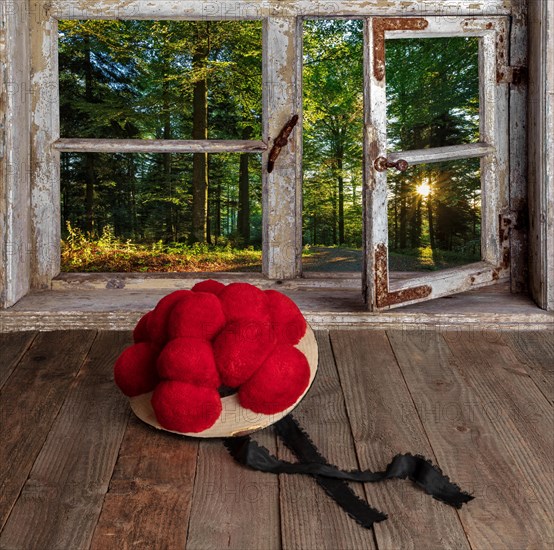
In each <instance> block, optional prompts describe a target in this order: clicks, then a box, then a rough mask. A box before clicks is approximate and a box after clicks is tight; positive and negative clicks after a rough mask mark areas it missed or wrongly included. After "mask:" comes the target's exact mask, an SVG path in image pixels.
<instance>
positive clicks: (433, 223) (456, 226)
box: [388, 159, 481, 271]
mask: <svg viewBox="0 0 554 550" xmlns="http://www.w3.org/2000/svg"><path fill="white" fill-rule="evenodd" d="M388 186H389V199H388V215H389V251H390V254H389V263H390V266H389V269H390V270H391V271H427V270H431V271H434V270H439V269H445V268H449V267H454V266H458V265H464V264H469V263H472V262H476V261H480V260H481V175H480V161H479V159H466V160H458V161H453V162H442V163H437V164H421V165H417V166H412V167H411V168H410V169H409V170H408V171H407V172H405V173H389V175H388Z"/></svg>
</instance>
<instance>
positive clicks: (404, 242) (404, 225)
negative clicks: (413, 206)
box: [399, 179, 408, 249]
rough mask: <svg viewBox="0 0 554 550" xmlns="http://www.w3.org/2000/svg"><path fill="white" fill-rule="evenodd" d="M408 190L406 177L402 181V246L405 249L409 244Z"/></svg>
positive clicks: (400, 240) (400, 238) (400, 237)
mask: <svg viewBox="0 0 554 550" xmlns="http://www.w3.org/2000/svg"><path fill="white" fill-rule="evenodd" d="M406 191H407V186H406V182H405V180H404V179H402V181H401V182H400V230H399V233H400V236H399V242H400V248H401V249H405V248H406V247H407V244H408V242H407V241H408V239H407V223H406V222H407V218H408V208H407V205H406Z"/></svg>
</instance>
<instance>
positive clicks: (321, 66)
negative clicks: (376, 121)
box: [59, 20, 480, 270]
mask: <svg viewBox="0 0 554 550" xmlns="http://www.w3.org/2000/svg"><path fill="white" fill-rule="evenodd" d="M386 55H387V121H388V146H389V150H391V151H392V150H394V151H406V150H410V149H424V148H429V147H437V146H445V145H453V144H460V143H472V142H476V141H478V140H479V74H478V40H477V39H471V38H469V39H466V38H451V39H444V38H440V39H403V40H389V41H387V50H386ZM303 62H304V64H303V136H304V148H303V164H304V168H303V178H304V180H303V233H304V243H305V245H306V252H307V253H312V254H313V253H314V251H317V248H320V247H322V248H330V247H339V248H341V247H342V248H350V249H353V250H355V251H359V250H360V248H361V226H362V161H363V158H362V157H363V154H362V150H363V120H364V117H363V109H364V105H363V40H362V22H361V21H343V20H318V21H306V22H305V23H304V60H303ZM59 78H60V128H61V135H62V137H83V138H110V139H117V138H133V139H260V138H261V122H262V121H261V104H262V28H261V23H260V22H258V21H225V22H220V21H97V20H87V21H60V22H59ZM388 180H389V208H388V218H389V241H390V243H389V245H390V249H391V251H392V252H393V254H391V260H392V261H396V260H395V257H396V258H410V260H409V261H406V262H404V261H396V264H395V265H396V268H397V269H404V268H405V269H410V270H412V269H421V268H426V267H427V268H437V267H447V266H449V265H454V264H456V263H464V262H469V261H472V260H474V259H480V172H479V162H478V161H474V160H466V161H456V162H451V163H442V164H433V165H420V166H415V167H411V168H410V170H409V171H408V172H406V173H404V174H393V173H392V172H391V173H389V178H388ZM61 196H62V205H61V208H62V227H63V228H64V230H65V233H64V238H65V243H66V245H70V244H71V242H73V243H74V244H75V242H76V241H77V240H78V238H81V240H82V241H83V242H86V243H88V244H91V243H93V242H95V241H99V240H101V239H102V235H104V242H106V241H110V242H112V243H115V242H127V244H128V245H129V243H131V246H130V248H129V247H128V249H129V250H132V249H135V250H138V249H139V248H140V247H151V248H152V249H153V250H157V254H158V256H160V254H161V252H162V251H165V252H167V251H168V250H170V251H173V252H174V253H175V254H176V255H178V254H179V253H181V256H185V255H186V254H185V253H184V251H189V252H190V249H189V248H187V247H190V246H192V245H193V243H197V244H196V245H194V246H197V247H198V246H201V247H204V248H203V250H208V249H207V248H205V247H210V246H211V247H218V246H219V247H221V246H225V247H227V249H228V250H229V248H231V249H232V250H233V251H234V253H235V255H237V257H238V256H239V255H240V254H239V252H240V250H250V251H251V252H255V251H258V254H257V256H256V255H255V254H252V255H251V256H250V259H248V260H244V258H243V260H244V261H241V262H238V265H239V267H242V268H244V269H258V268H259V259H260V256H259V251H260V250H261V239H262V228H261V215H262V212H261V202H262V201H261V158H260V155H257V154H246V153H243V154H238V153H237V154H209V155H208V154H205V153H195V154H169V153H163V154H162V153H161V154H122V153H113V154H107V153H83V154H77V153H64V154H62V156H61ZM310 249H311V250H310ZM179 251H180V252H179ZM358 253H359V252H358ZM430 258H431V260H430ZM181 264H182V265H181ZM181 264H180V267H179V269H181V268H182V269H183V270H187V265H188V266H189V267H190V269H191V270H194V269H201V268H202V266H198V265H197V264H195V263H194V262H193V261H189V262H188V264H187V262H186V261H183V262H181ZM91 265H92V264H91ZM141 265H144V270H149V269H150V268H152V269H155V270H158V269H164V266H163V262H162V264H161V265H160V262H159V261H157V262H156V266H149V265H148V260H147V259H145V260H144V262H143V264H141ZM218 265H219V264H218V263H217V262H214V263H213V269H218V268H219V267H218ZM103 267H104V269H110V266H106V265H104V266H103ZM205 267H206V266H205V265H204V264H203V268H205ZM394 267H395V266H393V268H394ZM66 268H68V269H76V270H86V269H87V264H86V263H81V264H79V262H76V263H75V262H74V263H73V264H72V265H68V266H66ZM90 268H91V269H102V265H101V262H100V265H98V262H97V263H96V264H94V265H93V266H92V267H90ZM119 268H121V266H119ZM139 268H140V267H139ZM166 268H167V269H175V264H170V265H168V266H166ZM222 268H225V266H223V267H222ZM128 269H130V270H136V269H137V265H136V264H133V263H132V262H131V264H129V266H128ZM140 269H141V268H140Z"/></svg>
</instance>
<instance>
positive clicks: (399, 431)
mask: <svg viewBox="0 0 554 550" xmlns="http://www.w3.org/2000/svg"><path fill="white" fill-rule="evenodd" d="M331 343H332V346H333V351H334V354H335V359H336V362H337V368H338V372H339V377H340V381H341V385H342V388H343V391H344V396H345V401H346V408H347V411H348V416H349V418H350V423H351V426H352V431H353V434H354V440H355V444H356V450H357V453H358V458H359V461H360V466H361V467H362V468H369V469H371V470H382V469H384V467H385V466H386V465H387V464H388V463H389V462H390V460H392V458H393V457H394V456H395V455H396V454H397V453H406V452H410V453H412V454H416V453H419V454H422V455H424V456H426V457H428V458H430V459H431V460H433V461H434V454H433V451H432V449H431V446H430V445H429V442H428V440H427V436H426V434H425V431H424V429H423V426H422V425H421V422H420V420H419V419H418V415H417V412H416V410H415V407H414V403H413V401H412V398H411V396H410V393H409V391H408V389H407V387H406V384H405V382H404V378H403V377H402V373H401V371H400V368H399V367H398V364H397V363H396V359H395V357H394V354H393V352H392V349H391V347H390V345H389V342H388V340H387V336H386V334H385V333H384V332H383V331H333V332H331ZM445 473H446V474H447V475H448V474H450V470H449V469H446V468H445ZM366 493H367V495H368V500H369V502H370V503H371V504H372V505H373V506H375V507H377V508H378V509H380V510H382V511H383V512H385V513H387V514H389V519H388V520H386V521H384V522H382V523H379V524H377V525H376V526H375V527H374V529H375V535H376V539H377V545H378V547H379V548H387V549H388V548H402V549H404V548H429V549H439V548H440V549H445V548H452V549H456V550H460V549H462V548H466V549H467V548H469V544H468V541H467V539H466V537H465V534H464V531H463V529H462V526H461V523H460V520H459V518H458V516H457V513H456V510H455V509H453V508H451V507H449V506H447V505H445V504H442V503H440V502H438V501H436V500H434V499H432V498H431V497H429V496H428V495H426V494H425V493H424V492H423V491H422V490H420V489H418V488H416V487H414V486H413V485H412V484H410V483H409V482H407V481H390V482H385V483H376V484H367V486H366Z"/></svg>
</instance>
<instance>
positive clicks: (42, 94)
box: [0, 0, 554, 309]
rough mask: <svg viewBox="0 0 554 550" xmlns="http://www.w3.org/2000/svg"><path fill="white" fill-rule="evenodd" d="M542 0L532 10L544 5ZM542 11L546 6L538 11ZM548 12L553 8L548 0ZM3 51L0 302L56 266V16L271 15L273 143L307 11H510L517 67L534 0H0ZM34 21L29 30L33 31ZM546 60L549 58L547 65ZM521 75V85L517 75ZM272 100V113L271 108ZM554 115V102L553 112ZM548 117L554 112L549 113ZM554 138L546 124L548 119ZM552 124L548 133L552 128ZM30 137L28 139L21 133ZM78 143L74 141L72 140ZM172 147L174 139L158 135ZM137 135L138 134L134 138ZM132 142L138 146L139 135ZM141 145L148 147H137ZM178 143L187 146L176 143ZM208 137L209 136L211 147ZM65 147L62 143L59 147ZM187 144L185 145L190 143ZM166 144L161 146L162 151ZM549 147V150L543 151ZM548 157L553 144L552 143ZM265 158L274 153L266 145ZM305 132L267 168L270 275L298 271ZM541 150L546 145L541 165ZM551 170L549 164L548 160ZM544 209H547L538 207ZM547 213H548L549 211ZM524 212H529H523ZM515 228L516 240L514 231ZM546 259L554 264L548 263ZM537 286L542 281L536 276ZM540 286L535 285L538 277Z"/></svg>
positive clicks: (513, 99) (516, 188)
mask: <svg viewBox="0 0 554 550" xmlns="http://www.w3.org/2000/svg"><path fill="white" fill-rule="evenodd" d="M537 9H538V8H537V7H536V6H535V11H537ZM539 11H540V9H539ZM544 11H546V12H547V16H548V17H549V19H548V21H551V20H552V11H553V10H552V7H551V6H546V7H544ZM0 12H1V13H0V15H1V16H2V24H3V26H2V27H1V28H0V59H1V60H5V62H4V66H3V67H2V68H3V70H2V72H1V74H0V84H1V85H2V90H3V91H5V90H6V89H7V86H10V85H11V86H12V91H13V87H16V88H18V93H8V94H6V96H5V100H4V101H3V102H2V103H0V112H2V113H3V118H2V120H1V121H0V122H1V124H2V126H1V129H2V131H3V136H2V137H3V139H2V143H3V145H4V147H5V151H3V154H2V155H0V171H1V174H2V182H1V185H0V195H1V196H0V205H1V208H0V214H1V217H0V230H1V232H2V235H1V239H0V245H1V250H0V253H1V262H0V290H1V295H0V302H1V303H0V306H1V307H6V306H9V305H11V304H13V303H15V302H16V301H17V300H18V299H19V298H20V297H21V296H23V295H25V294H26V293H27V292H28V291H29V289H39V288H49V287H50V283H51V280H52V278H53V277H55V276H56V275H57V274H58V273H59V262H60V256H59V246H60V227H59V220H60V216H59V208H60V206H59V183H58V182H59V151H60V150H67V147H69V146H68V145H67V144H64V142H63V141H59V142H58V144H57V147H58V148H56V147H54V143H55V142H56V141H58V138H59V135H58V134H59V129H58V113H57V109H56V108H55V107H56V103H55V98H56V96H57V55H56V53H57V52H56V45H57V32H56V21H57V20H58V19H117V18H127V19H137V18H140V19H185V20H186V19H198V18H200V19H217V20H222V19H261V20H263V25H264V44H263V50H264V54H263V55H264V79H265V82H266V85H264V89H263V104H264V109H265V111H264V113H265V117H264V127H263V135H262V140H261V141H262V142H263V143H264V144H265V145H261V144H260V143H257V144H255V145H253V147H255V148H256V149H257V148H263V147H264V146H268V145H270V144H271V137H272V136H276V135H277V133H278V131H279V130H280V128H281V127H282V125H283V124H284V123H285V122H286V121H287V120H288V119H289V118H290V116H291V115H292V114H293V113H299V114H301V96H302V93H301V70H302V68H301V60H302V57H301V50H302V49H301V21H302V18H303V17H310V18H312V17H343V18H365V17H369V16H372V17H395V16H400V17H402V16H412V17H421V16H429V17H431V16H446V17H448V16H457V17H459V16H467V17H470V16H474V17H475V16H479V17H481V16H510V17H511V33H510V66H511V67H510V71H512V69H513V73H514V75H515V74H516V72H517V74H519V71H518V68H519V67H525V66H526V65H527V48H526V44H527V39H526V33H527V0H510V1H507V0H486V1H485V0H457V1H456V2H437V1H436V0H420V1H416V0H411V1H407V2H401V1H399V2H397V3H391V2H386V3H385V2H380V1H378V0H372V1H370V2H357V1H354V0H351V1H344V2H326V1H321V2H317V1H316V2H314V1H310V0H250V1H245V0H234V1H233V2H206V1H201V0H159V1H155V2H143V1H141V0H128V1H126V2H118V1H115V0H100V1H92V0H90V1H89V0H50V1H47V2H46V1H42V0H14V2H13V3H10V2H5V3H3V4H2V7H1V8H0ZM27 31H29V32H27ZM552 36H553V33H552V29H551V28H550V30H549V31H547V32H544V33H542V34H541V35H540V37H539V38H538V40H537V42H538V43H539V44H540V46H538V47H537V48H536V50H537V52H538V53H539V57H540V59H542V60H543V62H544V60H545V59H546V58H547V54H546V51H547V50H548V51H549V52H550V56H551V55H552V51H551V50H552ZM543 66H544V64H543ZM551 83H552V80H551V77H548V78H547V77H546V76H545V75H544V74H542V73H541V76H540V84H541V85H540V86H539V87H538V89H535V90H534V93H535V95H534V96H533V97H532V98H531V104H532V105H533V104H535V103H536V104H539V103H540V102H542V103H540V104H541V105H544V103H545V101H546V103H547V105H551V102H550V103H548V96H547V94H546V90H547V89H551ZM520 84H521V83H520ZM526 91H527V90H526V86H522V85H512V86H511V88H510V111H511V113H512V116H511V122H510V179H511V182H512V184H511V185H510V209H511V212H509V213H508V215H511V216H512V218H513V219H514V223H513V225H512V230H511V233H512V240H511V244H510V248H511V265H512V277H511V280H512V288H513V289H514V290H519V289H521V288H522V287H523V286H524V285H525V279H526V269H527V257H526V253H525V238H526V228H525V226H524V224H523V223H517V222H518V220H519V217H518V216H519V214H518V212H520V211H522V206H521V205H522V204H523V203H524V202H525V201H526V199H527V190H526V181H527V178H526V176H527V174H526V171H527V164H526V158H527V157H526V140H525V131H526V128H525V125H524V124H523V119H524V112H525V108H526V100H527V96H526ZM269 106H271V118H269V117H268V116H267V113H268V112H269V111H268V110H267V109H268V107H269ZM548 112H549V113H551V110H550V111H548ZM549 120H550V119H549ZM539 130H540V131H543V130H544V132H543V134H541V135H544V134H545V133H546V135H547V136H548V135H549V136H550V140H551V139H552V135H551V132H552V130H551V129H550V126H548V127H547V128H546V129H544V128H543V127H541V128H540V129H539ZM548 132H550V134H548ZM26 135H29V136H30V139H29V140H26V139H25V136H26ZM76 145H77V144H73V146H76ZM151 145H152V144H151ZM154 145H155V146H156V147H161V148H163V147H165V146H167V144H160V145H157V144H154ZM133 146H134V145H132V144H131V147H133ZM136 146H137V147H138V146H139V145H136ZM140 146H142V145H140ZM179 146H182V145H179ZM212 146H213V145H212ZM64 147H65V149H64ZM183 147H186V146H183ZM158 150H159V151H160V150H162V149H158ZM541 155H542V156H541ZM546 155H548V151H547V152H546ZM263 156H264V161H265V159H266V157H267V151H265V152H264V153H263ZM301 157H302V143H301V132H295V133H294V134H293V139H291V140H289V145H288V146H287V147H286V148H285V149H284V150H283V152H282V155H281V157H280V159H279V162H280V165H281V166H280V169H279V170H278V171H277V170H276V171H274V172H273V173H272V174H269V175H268V174H264V178H263V185H264V189H265V191H266V193H265V196H264V204H263V208H264V242H265V250H264V265H263V270H264V273H265V275H266V276H267V277H269V278H272V279H280V278H283V279H284V278H293V277H298V276H300V275H301V243H302V240H301V237H302V235H301V178H302V171H301ZM547 158H548V157H547V156H546V157H545V153H544V152H543V153H541V154H539V160H540V162H541V163H542V164H545V163H546V162H547ZM546 172H547V177H548V174H550V172H551V171H550V172H549V171H548V170H546ZM547 177H546V178H543V179H541V180H540V181H539V180H537V181H534V180H533V181H532V183H534V184H535V185H536V188H534V189H533V190H532V191H533V194H531V193H530V198H532V200H534V201H535V204H533V205H532V206H533V207H534V210H533V209H532V210H531V211H532V212H533V211H534V212H535V213H536V214H537V227H536V228H534V233H533V235H532V236H533V237H535V235H536V237H537V239H538V243H533V242H532V243H531V247H532V248H533V247H534V248H535V249H536V248H541V250H543V251H545V252H546V255H547V257H548V262H547V261H546V260H545V261H542V262H535V264H532V265H531V267H532V269H533V273H532V276H533V278H534V280H535V281H538V283H537V285H538V286H540V287H541V288H540V289H539V290H537V292H536V293H535V294H534V297H535V299H536V300H537V302H538V304H539V305H540V306H541V307H543V308H545V309H546V308H554V299H553V297H552V294H553V292H552V288H553V287H554V280H553V279H554V276H553V275H552V273H551V267H552V262H553V260H552V258H553V257H554V254H553V250H554V237H553V236H552V235H551V233H550V229H551V227H552V222H551V221H549V220H551V218H552V213H553V212H552V195H553V193H552V190H551V189H550V187H549V185H548V183H549V181H548V180H547ZM539 213H540V215H539ZM545 214H546V221H545ZM521 217H522V218H523V217H524V216H521ZM514 236H515V237H516V238H514ZM549 268H550V269H549ZM537 285H535V286H537ZM532 289H533V287H532Z"/></svg>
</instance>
